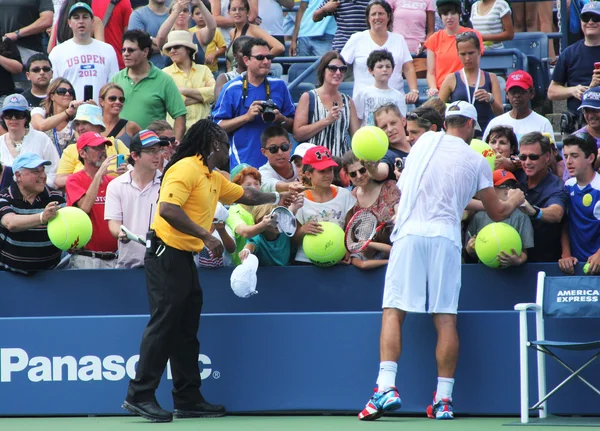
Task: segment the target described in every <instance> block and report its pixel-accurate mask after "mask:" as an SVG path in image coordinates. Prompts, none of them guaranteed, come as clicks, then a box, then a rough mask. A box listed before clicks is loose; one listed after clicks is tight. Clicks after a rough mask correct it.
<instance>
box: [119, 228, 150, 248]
mask: <svg viewBox="0 0 600 431" xmlns="http://www.w3.org/2000/svg"><path fill="white" fill-rule="evenodd" d="M121 232H123V233H124V234H125V235H126V236H127V239H128V240H130V241H135V242H137V243H139V244H142V245H143V246H146V240H145V239H144V238H142V237H141V236H139V235H136V234H134V233H133V232H131V231H130V230H129V229H127V228H126V227H125V226H123V225H121Z"/></svg>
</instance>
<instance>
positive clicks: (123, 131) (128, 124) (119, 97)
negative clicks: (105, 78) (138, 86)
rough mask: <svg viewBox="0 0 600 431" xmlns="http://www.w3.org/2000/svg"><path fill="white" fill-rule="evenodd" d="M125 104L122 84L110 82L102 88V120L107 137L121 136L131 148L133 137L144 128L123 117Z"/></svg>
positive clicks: (104, 133) (103, 133)
mask: <svg viewBox="0 0 600 431" xmlns="http://www.w3.org/2000/svg"><path fill="white" fill-rule="evenodd" d="M124 104H125V92H124V91H123V89H122V88H121V86H120V85H117V84H113V83H112V82H109V83H108V84H105V85H103V86H102V88H101V89H100V107H101V108H102V121H103V122H104V126H105V127H106V129H104V132H102V136H106V137H107V138H109V137H112V138H119V140H120V141H121V142H123V143H124V144H125V146H126V147H127V148H129V141H131V137H132V136H133V135H135V134H136V133H138V132H139V131H140V130H142V128H141V127H140V126H139V125H138V124H137V123H135V122H133V121H129V120H127V119H125V118H121V117H120V114H121V111H122V110H123V105H124Z"/></svg>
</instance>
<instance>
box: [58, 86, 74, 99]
mask: <svg viewBox="0 0 600 431" xmlns="http://www.w3.org/2000/svg"><path fill="white" fill-rule="evenodd" d="M55 93H56V94H58V95H59V96H66V95H67V94H69V95H71V97H75V90H73V89H72V88H64V87H61V88H57V89H56V91H55Z"/></svg>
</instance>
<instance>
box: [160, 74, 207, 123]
mask: <svg viewBox="0 0 600 431" xmlns="http://www.w3.org/2000/svg"><path fill="white" fill-rule="evenodd" d="M163 72H165V73H166V74H167V75H169V76H170V77H171V78H173V81H175V85H177V87H178V88H191V89H194V90H200V94H201V95H202V99H203V100H204V103H194V104H193V105H187V106H186V107H185V108H186V110H187V114H186V117H185V126H186V129H187V130H189V128H190V127H192V126H193V125H194V123H196V121H198V120H202V119H203V118H207V117H208V116H209V115H210V113H211V107H210V104H211V103H212V102H213V101H214V100H215V78H214V77H213V74H212V72H211V71H210V69H209V68H208V67H206V66H204V65H203V64H196V63H193V64H192V69H191V70H190V74H189V75H186V74H185V72H183V71H182V70H181V69H180V68H179V67H177V65H176V64H175V63H173V64H172V65H170V66H167V67H165V68H164V69H163ZM181 97H182V98H183V101H184V102H185V96H184V95H183V94H182V95H181ZM167 121H168V122H169V124H170V125H171V126H173V123H174V122H175V121H174V120H173V119H172V118H171V116H170V115H167Z"/></svg>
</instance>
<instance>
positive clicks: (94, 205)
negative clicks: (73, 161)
mask: <svg viewBox="0 0 600 431" xmlns="http://www.w3.org/2000/svg"><path fill="white" fill-rule="evenodd" d="M107 145H112V143H111V142H110V141H109V140H108V139H106V138H105V137H104V136H102V135H100V134H99V133H96V132H86V133H83V134H82V135H81V136H80V137H79V139H77V151H78V152H79V159H80V161H81V162H82V163H83V170H81V171H79V172H77V173H74V174H72V175H70V176H69V178H68V179H67V185H66V191H67V205H69V206H76V207H78V208H80V209H82V210H83V211H85V212H86V213H87V214H88V215H89V216H90V219H91V221H92V228H93V232H92V238H91V239H90V242H88V243H87V245H86V247H85V248H83V249H79V250H75V251H73V256H72V257H71V268H77V269H99V268H114V267H115V265H116V263H117V254H116V252H117V239H116V238H115V237H113V236H112V235H111V233H110V230H109V228H108V221H106V220H104V202H105V201H106V187H107V186H108V183H109V182H110V181H111V180H112V179H113V178H112V177H109V176H108V175H107V174H110V173H112V172H114V171H113V169H116V160H115V159H116V157H117V156H116V155H113V156H110V157H106V146H107Z"/></svg>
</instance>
